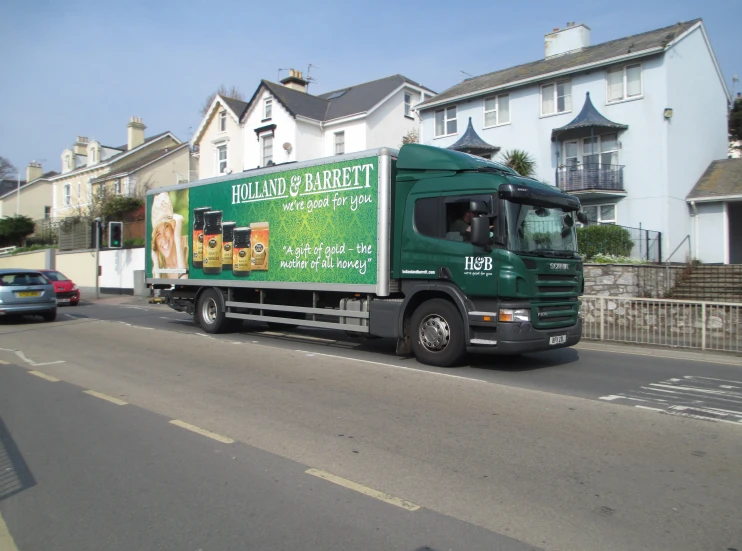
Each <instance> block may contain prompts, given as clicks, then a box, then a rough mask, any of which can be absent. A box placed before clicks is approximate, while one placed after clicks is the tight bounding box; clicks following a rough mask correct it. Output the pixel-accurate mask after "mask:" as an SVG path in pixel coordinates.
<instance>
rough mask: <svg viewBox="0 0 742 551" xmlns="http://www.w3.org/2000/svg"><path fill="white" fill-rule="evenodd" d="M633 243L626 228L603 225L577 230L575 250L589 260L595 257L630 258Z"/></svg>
mask: <svg viewBox="0 0 742 551" xmlns="http://www.w3.org/2000/svg"><path fill="white" fill-rule="evenodd" d="M633 248H634V241H633V240H632V239H631V234H630V233H629V230H627V229H626V228H622V227H621V226H614V225H611V224H605V225H600V226H585V227H582V228H577V250H578V251H579V252H580V254H581V255H582V256H583V257H585V259H586V260H590V259H591V258H593V257H594V256H595V255H598V254H604V255H613V256H631V249H633Z"/></svg>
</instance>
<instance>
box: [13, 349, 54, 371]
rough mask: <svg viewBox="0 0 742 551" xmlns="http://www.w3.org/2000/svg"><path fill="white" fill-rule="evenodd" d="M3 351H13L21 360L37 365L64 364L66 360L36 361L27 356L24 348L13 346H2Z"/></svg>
mask: <svg viewBox="0 0 742 551" xmlns="http://www.w3.org/2000/svg"><path fill="white" fill-rule="evenodd" d="M0 350H2V351H3V352H12V353H13V354H15V355H16V356H18V357H19V358H20V359H21V360H23V361H24V362H26V363H27V364H29V365H31V366H34V367H37V366H40V365H52V364H63V363H64V360H55V361H53V362H35V361H33V360H32V359H30V358H28V357H26V355H25V354H24V353H23V350H14V349H12V348H0Z"/></svg>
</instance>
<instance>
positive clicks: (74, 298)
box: [57, 291, 80, 305]
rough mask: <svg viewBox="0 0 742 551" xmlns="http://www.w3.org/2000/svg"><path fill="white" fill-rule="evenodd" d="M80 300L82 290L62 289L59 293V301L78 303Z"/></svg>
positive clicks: (59, 302)
mask: <svg viewBox="0 0 742 551" xmlns="http://www.w3.org/2000/svg"><path fill="white" fill-rule="evenodd" d="M78 302H80V291H60V292H58V293H57V303H58V304H60V305H62V304H77V303H78Z"/></svg>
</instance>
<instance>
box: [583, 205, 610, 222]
mask: <svg viewBox="0 0 742 551" xmlns="http://www.w3.org/2000/svg"><path fill="white" fill-rule="evenodd" d="M582 212H584V213H585V216H587V219H588V221H589V223H591V224H615V223H616V205H614V204H608V205H583V206H582Z"/></svg>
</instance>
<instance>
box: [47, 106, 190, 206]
mask: <svg viewBox="0 0 742 551" xmlns="http://www.w3.org/2000/svg"><path fill="white" fill-rule="evenodd" d="M145 129H146V127H145V125H144V124H143V123H142V120H141V119H140V118H137V117H132V118H131V121H130V122H129V124H128V125H127V143H126V145H122V146H119V147H109V146H105V145H102V144H101V143H100V142H98V141H95V140H92V141H89V140H88V139H87V138H85V137H82V136H79V137H78V138H77V140H76V142H75V144H74V146H73V147H72V148H70V149H65V150H64V151H63V152H62V173H61V174H59V175H57V176H54V177H52V178H50V182H51V183H52V186H53V189H52V215H53V216H54V217H55V218H65V217H69V216H79V215H86V214H88V213H89V211H90V207H91V205H92V204H93V201H92V198H93V193H100V189H102V188H101V184H104V183H107V182H110V188H111V191H112V192H113V193H115V194H120V195H136V194H141V193H142V191H143V190H144V189H145V187H146V188H147V189H150V188H154V187H162V186H167V185H173V184H176V183H178V182H181V181H190V180H191V179H192V172H191V170H192V167H191V163H192V161H191V155H190V151H189V148H188V147H187V144H183V143H182V142H181V141H180V140H179V139H178V138H176V137H175V136H174V135H173V134H172V133H171V132H163V133H161V134H157V135H155V136H151V137H149V138H145V135H144V131H145ZM165 159H167V161H165ZM147 168H149V170H148V171H146V170H145V169H147ZM94 188H96V189H94Z"/></svg>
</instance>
